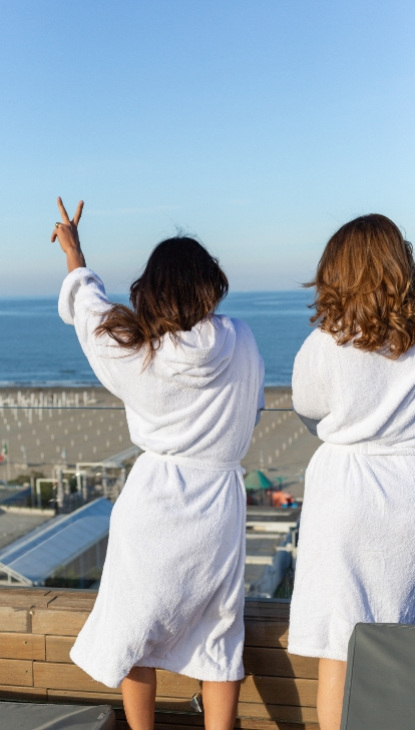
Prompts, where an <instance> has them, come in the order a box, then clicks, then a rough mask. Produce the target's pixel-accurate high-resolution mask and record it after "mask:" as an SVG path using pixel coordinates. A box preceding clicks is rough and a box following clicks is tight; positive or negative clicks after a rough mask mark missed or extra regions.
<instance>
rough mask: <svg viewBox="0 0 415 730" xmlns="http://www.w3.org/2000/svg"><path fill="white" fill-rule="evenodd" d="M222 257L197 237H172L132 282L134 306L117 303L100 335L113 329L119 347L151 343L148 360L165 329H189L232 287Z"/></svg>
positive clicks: (100, 329)
mask: <svg viewBox="0 0 415 730" xmlns="http://www.w3.org/2000/svg"><path fill="white" fill-rule="evenodd" d="M228 288H229V284H228V280H227V278H226V276H225V274H224V272H223V271H222V269H221V268H220V266H219V263H218V260H217V259H215V258H214V257H213V256H211V255H210V254H209V253H208V251H207V250H206V249H205V248H204V247H203V246H202V245H201V244H200V243H199V242H198V241H196V240H195V239H194V238H190V237H188V236H175V237H174V238H168V239H166V240H165V241H162V242H161V243H159V244H158V246H156V248H155V249H154V250H153V252H152V254H151V255H150V258H149V259H148V262H147V265H146V267H145V269H144V272H143V274H142V275H141V276H140V277H139V278H138V279H137V280H136V281H134V282H133V283H132V285H131V287H130V302H131V308H129V307H126V306H124V305H123V304H113V305H112V307H111V309H110V310H109V311H108V313H107V314H106V317H105V319H104V321H103V322H102V323H101V324H100V325H99V326H98V327H97V329H96V334H98V335H101V334H104V333H107V334H109V335H110V336H111V337H112V338H113V339H114V340H115V341H116V342H118V344H119V345H121V347H125V348H128V349H130V350H131V349H133V350H134V349H135V350H139V349H140V348H141V347H143V346H146V347H147V348H148V354H149V359H151V358H152V357H153V356H154V353H155V351H156V350H157V349H158V348H159V347H160V343H161V338H162V337H163V335H165V334H166V333H170V334H171V335H172V336H173V337H174V336H175V335H176V334H177V333H178V332H181V331H188V330H191V329H192V327H194V325H195V324H197V323H198V322H200V321H201V320H202V319H205V318H206V317H209V316H212V315H213V313H214V311H215V308H216V307H217V305H218V304H219V302H220V301H221V299H223V297H225V296H226V294H227V292H228Z"/></svg>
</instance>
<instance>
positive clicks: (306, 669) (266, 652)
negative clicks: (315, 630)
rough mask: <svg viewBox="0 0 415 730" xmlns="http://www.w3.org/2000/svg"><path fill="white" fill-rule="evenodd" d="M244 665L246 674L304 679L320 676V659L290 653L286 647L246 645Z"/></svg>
mask: <svg viewBox="0 0 415 730" xmlns="http://www.w3.org/2000/svg"><path fill="white" fill-rule="evenodd" d="M244 667H245V673H246V674H261V675H264V674H268V675H271V676H272V677H299V678H300V677H301V678H303V679H317V677H318V659H313V658H310V657H303V656H298V655H296V654H288V653H287V652H286V651H285V649H268V648H265V647H260V648H256V647H245V650H244Z"/></svg>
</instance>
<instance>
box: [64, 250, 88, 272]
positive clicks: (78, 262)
mask: <svg viewBox="0 0 415 730" xmlns="http://www.w3.org/2000/svg"><path fill="white" fill-rule="evenodd" d="M66 263H67V266H68V272H71V271H73V270H74V269H79V268H80V267H83V266H85V265H86V264H85V258H84V255H83V253H82V251H81V249H72V250H70V251H67V253H66Z"/></svg>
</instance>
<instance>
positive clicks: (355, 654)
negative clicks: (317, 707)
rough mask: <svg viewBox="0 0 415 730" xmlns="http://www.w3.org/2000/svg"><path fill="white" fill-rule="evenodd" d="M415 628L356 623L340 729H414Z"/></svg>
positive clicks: (350, 643)
mask: <svg viewBox="0 0 415 730" xmlns="http://www.w3.org/2000/svg"><path fill="white" fill-rule="evenodd" d="M414 728H415V626H413V625H412V624H411V625H409V624H357V625H356V627H355V629H354V631H353V634H352V636H351V639H350V642H349V651H348V658H347V673H346V686H345V693H344V702H343V714H342V723H341V730H414Z"/></svg>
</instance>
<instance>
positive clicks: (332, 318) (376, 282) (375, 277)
mask: <svg viewBox="0 0 415 730" xmlns="http://www.w3.org/2000/svg"><path fill="white" fill-rule="evenodd" d="M305 286H309V287H311V286H314V287H315V288H316V293H315V299H314V303H313V304H312V305H311V306H312V307H315V309H316V313H315V314H314V315H313V316H312V317H311V318H310V321H311V322H313V323H318V325H319V326H320V327H321V329H322V330H323V331H324V332H328V333H329V334H331V335H332V336H333V337H334V338H335V340H336V341H337V344H338V345H344V344H346V343H347V342H352V344H353V346H354V347H357V348H359V349H361V350H366V351H369V352H373V351H379V350H380V351H381V352H382V354H384V355H386V356H388V357H390V358H393V359H396V358H398V357H399V356H400V355H402V354H403V353H404V352H406V351H407V350H409V348H410V347H412V345H414V344H415V264H414V259H413V255H412V246H411V244H410V243H409V242H408V241H405V240H404V238H403V236H402V234H401V232H400V230H399V228H398V227H397V226H396V225H395V224H394V223H393V221H391V220H390V219H389V218H386V216H384V215H380V214H374V213H373V214H371V215H365V216H360V217H359V218H355V219H354V220H352V221H350V222H349V223H346V224H345V225H344V226H342V227H341V228H340V229H339V230H338V231H337V233H335V234H334V236H332V237H331V238H330V240H329V242H328V244H327V246H326V248H325V250H324V253H323V255H322V257H321V259H320V262H319V265H318V268H317V273H316V277H315V280H314V281H312V282H309V283H307V284H305Z"/></svg>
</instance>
